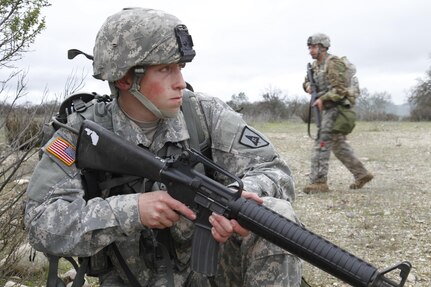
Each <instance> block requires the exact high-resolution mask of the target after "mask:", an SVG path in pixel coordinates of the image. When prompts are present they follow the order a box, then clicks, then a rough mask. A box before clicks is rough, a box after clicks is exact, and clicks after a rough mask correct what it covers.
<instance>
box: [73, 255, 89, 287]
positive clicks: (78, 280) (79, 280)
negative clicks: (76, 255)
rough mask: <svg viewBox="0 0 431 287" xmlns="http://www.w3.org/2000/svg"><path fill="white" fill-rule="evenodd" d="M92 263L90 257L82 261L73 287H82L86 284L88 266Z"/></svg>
mask: <svg viewBox="0 0 431 287" xmlns="http://www.w3.org/2000/svg"><path fill="white" fill-rule="evenodd" d="M89 262H90V257H85V258H83V259H82V261H81V265H80V266H79V268H78V269H77V270H76V275H75V279H73V283H72V287H81V286H83V285H84V283H85V279H84V277H85V273H86V272H87V269H88V264H89Z"/></svg>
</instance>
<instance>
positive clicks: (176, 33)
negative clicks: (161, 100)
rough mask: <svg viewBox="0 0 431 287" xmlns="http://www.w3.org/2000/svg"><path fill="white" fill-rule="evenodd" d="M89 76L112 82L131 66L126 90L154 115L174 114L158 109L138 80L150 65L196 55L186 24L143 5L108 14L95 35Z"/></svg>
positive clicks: (112, 86) (186, 59)
mask: <svg viewBox="0 0 431 287" xmlns="http://www.w3.org/2000/svg"><path fill="white" fill-rule="evenodd" d="M93 54H94V60H93V77H95V78H96V79H100V80H106V81H108V82H109V86H110V89H111V92H112V94H113V95H114V96H116V95H118V90H117V89H116V87H115V84H114V82H115V81H117V80H119V79H121V78H122V77H123V76H124V75H126V73H127V72H128V71H129V70H130V69H132V68H133V69H134V78H133V85H132V86H131V88H130V89H129V92H130V93H131V94H133V95H134V96H135V97H136V98H137V99H138V100H139V101H140V102H141V103H142V104H143V105H144V106H145V107H146V108H147V109H149V110H150V111H151V112H152V113H153V114H154V115H156V116H157V117H158V118H169V117H175V116H176V114H172V113H169V112H167V111H163V110H160V109H159V108H158V107H156V106H155V105H154V104H153V103H152V102H151V101H150V100H149V99H148V98H147V97H146V96H145V95H143V94H142V93H141V92H140V81H141V79H142V76H143V75H144V73H145V69H146V67H148V66H150V65H160V64H173V63H187V62H191V61H192V60H193V58H194V56H195V55H196V52H195V50H193V41H192V37H191V36H190V34H189V33H188V29H187V27H186V26H185V25H184V24H182V22H181V21H180V20H179V19H178V18H177V17H175V16H173V15H171V14H168V13H166V12H164V11H160V10H154V9H146V8H125V9H123V10H122V11H120V12H118V13H116V14H114V15H112V16H110V17H108V18H107V19H106V21H105V23H104V24H103V25H102V27H101V28H100V30H99V32H98V33H97V36H96V41H95V45H94V49H93Z"/></svg>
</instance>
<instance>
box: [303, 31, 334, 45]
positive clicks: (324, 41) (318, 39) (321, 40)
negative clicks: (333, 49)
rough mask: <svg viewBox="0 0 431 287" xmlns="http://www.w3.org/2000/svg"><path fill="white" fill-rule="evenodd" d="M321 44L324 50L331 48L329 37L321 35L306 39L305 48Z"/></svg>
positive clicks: (317, 34)
mask: <svg viewBox="0 0 431 287" xmlns="http://www.w3.org/2000/svg"><path fill="white" fill-rule="evenodd" d="M316 44H321V45H322V46H323V47H325V48H329V47H330V46H331V40H330V39H329V36H328V35H326V34H323V33H316V34H313V35H311V36H310V37H308V39H307V46H310V45H316Z"/></svg>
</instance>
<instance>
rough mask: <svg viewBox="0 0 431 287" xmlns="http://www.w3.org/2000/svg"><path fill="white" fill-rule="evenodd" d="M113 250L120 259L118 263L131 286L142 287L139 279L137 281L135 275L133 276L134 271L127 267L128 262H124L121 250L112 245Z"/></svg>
mask: <svg viewBox="0 0 431 287" xmlns="http://www.w3.org/2000/svg"><path fill="white" fill-rule="evenodd" d="M110 246H111V248H112V250H113V251H114V253H115V256H116V257H117V259H118V263H120V266H121V268H122V269H123V271H124V273H125V274H126V276H127V279H128V280H129V284H130V286H132V287H141V284H139V281H138V279H136V277H135V275H133V273H132V271H130V269H129V266H127V263H126V261H125V260H124V258H123V256H122V255H121V253H120V250H118V247H117V245H116V244H115V243H112V244H111V245H110Z"/></svg>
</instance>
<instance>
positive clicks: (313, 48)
mask: <svg viewBox="0 0 431 287" xmlns="http://www.w3.org/2000/svg"><path fill="white" fill-rule="evenodd" d="M308 52H309V53H310V56H311V58H313V59H314V60H316V59H317V58H318V57H319V52H320V50H319V45H318V44H313V45H308Z"/></svg>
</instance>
